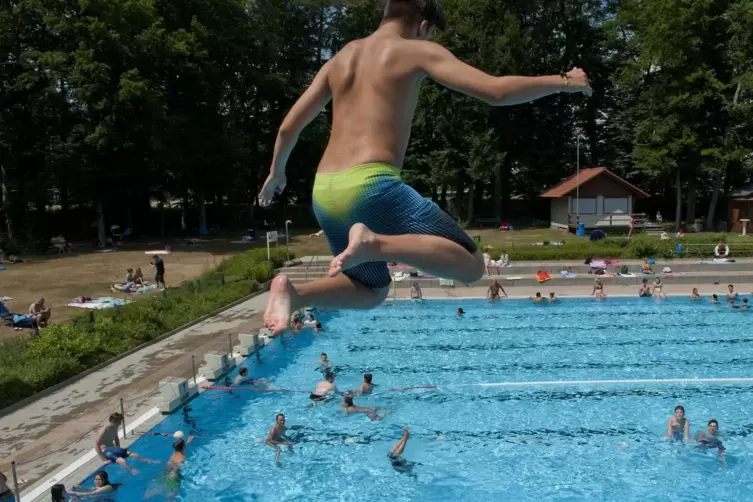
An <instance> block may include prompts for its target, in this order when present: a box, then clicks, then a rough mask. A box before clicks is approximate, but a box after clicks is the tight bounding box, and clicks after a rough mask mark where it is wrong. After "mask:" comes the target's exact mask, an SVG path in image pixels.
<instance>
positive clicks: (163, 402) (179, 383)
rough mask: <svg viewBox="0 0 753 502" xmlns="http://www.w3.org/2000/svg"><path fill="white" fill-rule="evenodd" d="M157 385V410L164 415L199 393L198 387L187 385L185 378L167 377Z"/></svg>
mask: <svg viewBox="0 0 753 502" xmlns="http://www.w3.org/2000/svg"><path fill="white" fill-rule="evenodd" d="M159 385H160V390H161V392H160V403H159V411H160V412H161V413H162V414H164V415H169V414H170V413H172V412H174V411H175V410H177V409H178V408H180V407H181V406H183V405H184V404H186V403H187V402H189V401H190V400H191V399H193V398H195V397H196V396H198V395H199V388H198V387H196V386H193V387H189V386H188V380H186V379H185V378H179V377H169V378H166V379H164V380H162V381H160V383H159Z"/></svg>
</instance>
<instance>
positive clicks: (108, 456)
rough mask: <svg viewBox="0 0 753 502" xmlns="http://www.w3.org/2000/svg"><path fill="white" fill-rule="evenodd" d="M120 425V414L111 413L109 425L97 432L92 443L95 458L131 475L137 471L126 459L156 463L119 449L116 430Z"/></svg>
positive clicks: (121, 417) (121, 419)
mask: <svg viewBox="0 0 753 502" xmlns="http://www.w3.org/2000/svg"><path fill="white" fill-rule="evenodd" d="M122 423H123V415H121V414H120V413H113V414H112V415H110V419H109V423H108V424H107V425H105V426H104V427H102V428H101V429H100V430H99V433H97V439H96V440H95V442H94V451H95V452H96V453H97V456H99V458H100V459H102V461H103V462H105V463H108V464H109V463H111V462H112V463H117V464H118V465H120V466H121V467H123V468H124V469H126V470H128V471H130V472H131V473H132V474H137V473H138V471H137V470H136V469H134V468H132V467H131V466H129V465H128V462H126V458H133V459H136V460H140V461H142V462H148V463H152V464H156V463H158V462H155V461H154V460H149V459H148V458H144V457H142V456H140V455H138V454H136V453H134V452H132V451H130V450H128V449H126V448H121V447H120V438H118V428H119V427H120V425H121V424H122Z"/></svg>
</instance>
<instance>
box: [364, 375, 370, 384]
mask: <svg viewBox="0 0 753 502" xmlns="http://www.w3.org/2000/svg"><path fill="white" fill-rule="evenodd" d="M363 380H364V382H366V383H371V373H364V375H363Z"/></svg>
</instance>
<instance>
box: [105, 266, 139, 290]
mask: <svg viewBox="0 0 753 502" xmlns="http://www.w3.org/2000/svg"><path fill="white" fill-rule="evenodd" d="M133 281H134V275H133V269H132V268H127V269H126V276H125V280H124V281H123V282H121V283H120V284H118V283H116V284H113V285H112V287H111V288H110V290H111V291H124V292H128V291H130V290H131V289H132V288H133V286H134V282H133Z"/></svg>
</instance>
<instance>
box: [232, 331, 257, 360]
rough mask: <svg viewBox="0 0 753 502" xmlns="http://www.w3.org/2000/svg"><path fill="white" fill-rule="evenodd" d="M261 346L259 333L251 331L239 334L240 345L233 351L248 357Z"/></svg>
mask: <svg viewBox="0 0 753 502" xmlns="http://www.w3.org/2000/svg"><path fill="white" fill-rule="evenodd" d="M258 347H259V335H256V334H250V333H239V334H238V345H236V346H235V347H233V353H236V352H238V353H240V355H242V356H243V357H248V356H250V355H251V354H253V353H254V352H256V349H257V348H258Z"/></svg>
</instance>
